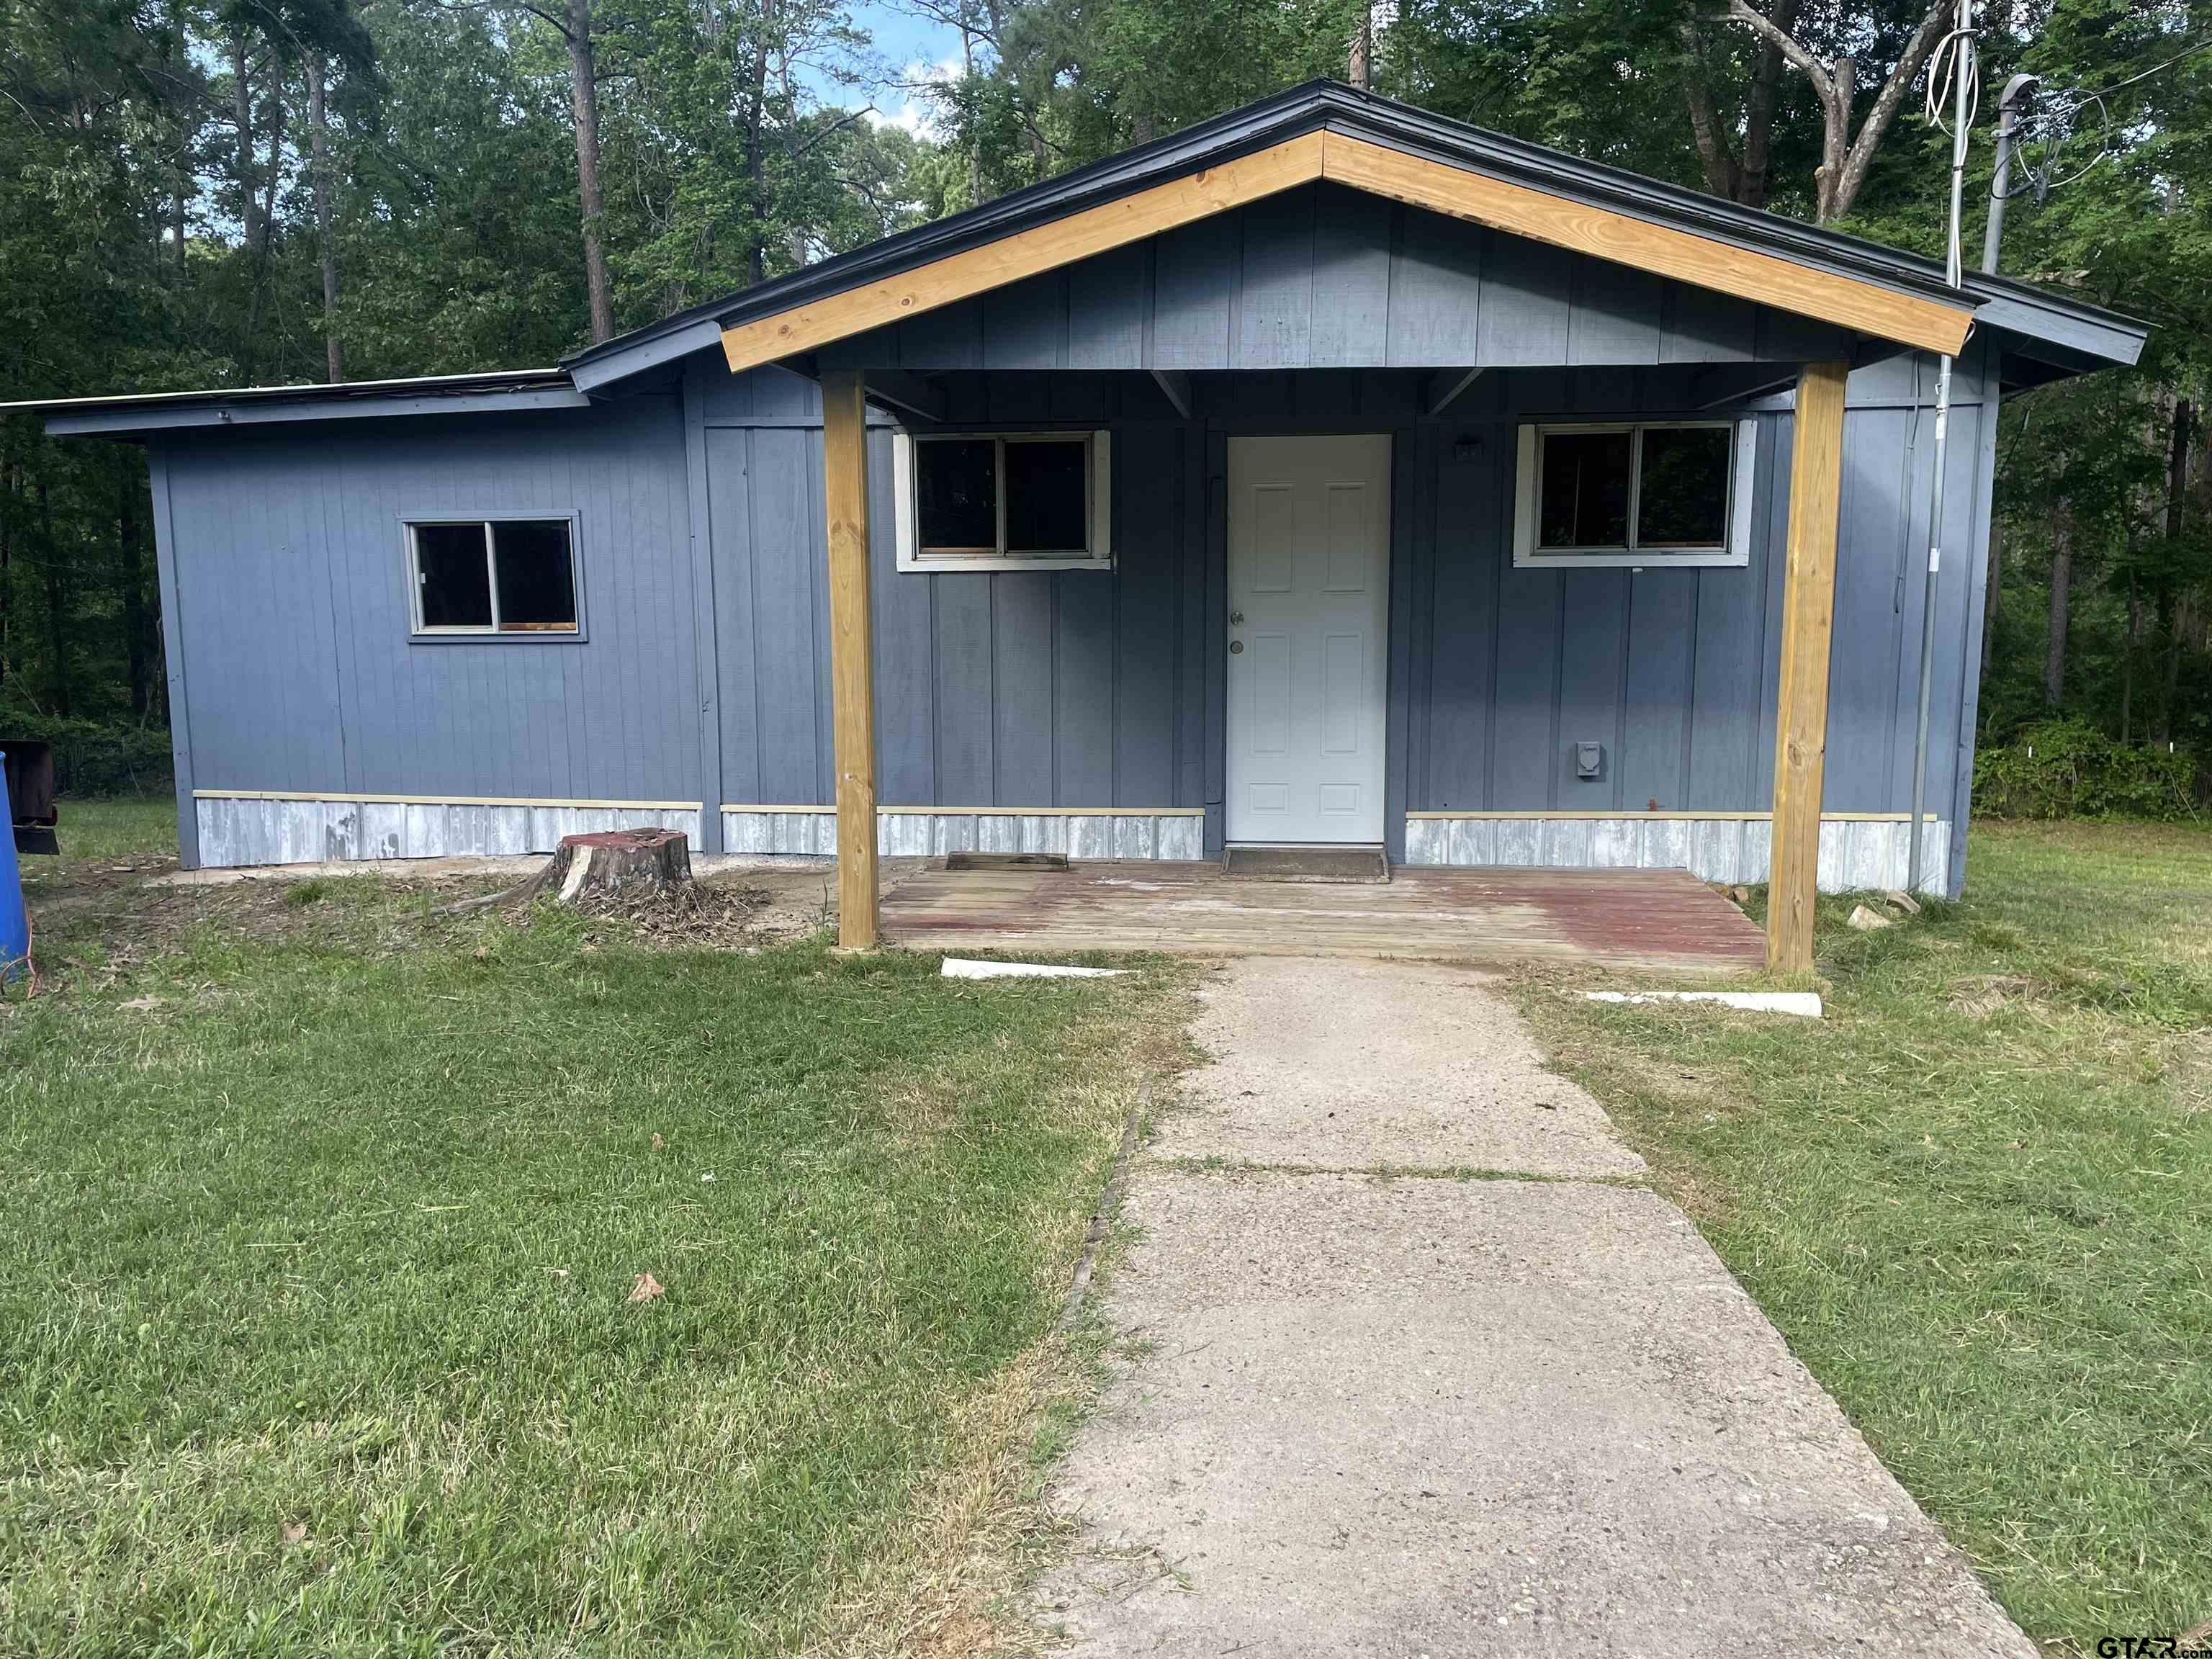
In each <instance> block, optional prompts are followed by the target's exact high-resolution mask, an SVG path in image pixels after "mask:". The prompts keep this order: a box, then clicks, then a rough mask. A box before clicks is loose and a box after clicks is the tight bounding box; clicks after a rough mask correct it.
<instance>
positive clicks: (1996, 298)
mask: <svg viewBox="0 0 2212 1659" xmlns="http://www.w3.org/2000/svg"><path fill="white" fill-rule="evenodd" d="M1970 291H1971V290H1970ZM1974 320H1975V321H1976V322H1977V323H1978V324H1979V325H1981V326H1982V327H1984V328H2001V329H2002V330H2004V331H2006V332H2007V333H2008V334H2015V335H2018V336H2020V337H2022V338H2023V339H2027V340H2031V341H2036V342H2039V343H2042V344H2045V345H2049V346H2053V347H2057V348H2060V349H2064V350H2067V351H2071V352H2079V353H2081V355H2082V356H2085V357H2093V358H2099V359H2101V360H2102V361H2104V362H2108V363H2122V364H2125V365H2127V366H2129V367H2130V368H2132V367H2133V366H2134V365H2135V363H2136V361H2137V360H2138V359H2140V358H2141V357H2142V349H2143V341H2144V338H2145V337H2146V336H2147V335H2148V332H2149V331H2148V328H2146V327H2145V326H2144V325H2142V324H2139V323H2132V322H2131V319H2121V318H2118V317H2116V316H2113V315H2112V314H2111V313H2100V312H2096V311H2093V310H2090V309H2087V308H2086V307H2080V306H2075V305H2069V304H2067V303H2065V302H2063V301H2053V300H2051V299H2050V298H2048V297H2047V296H2045V295H2039V294H2036V293H2034V292H2033V291H2032V290H2022V289H2015V288H2011V287H2008V288H2006V289H2002V291H1999V292H1996V293H1994V294H1990V295H1987V296H1986V297H1982V299H1981V303H1980V305H1979V306H1978V307H1976V309H1975V312H1974Z"/></svg>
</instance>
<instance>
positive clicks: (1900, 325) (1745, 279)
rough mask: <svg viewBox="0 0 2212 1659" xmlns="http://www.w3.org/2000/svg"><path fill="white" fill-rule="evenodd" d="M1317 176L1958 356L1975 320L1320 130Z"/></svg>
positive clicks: (1968, 311) (1961, 311)
mask: <svg viewBox="0 0 2212 1659" xmlns="http://www.w3.org/2000/svg"><path fill="white" fill-rule="evenodd" d="M1322 177H1323V178H1324V179H1333V180H1334V181H1335V182H1336V183H1338V184H1340V185H1351V186H1352V188H1353V189H1355V190H1364V191H1367V192H1368V193H1369V194H1370V195H1373V196H1388V197H1391V198H1392V199H1394V200H1395V201H1401V202H1410V203H1412V204H1413V205H1414V206H1416V207H1423V208H1427V209H1429V210H1431V212H1436V213H1445V214H1449V215H1450V216H1452V217H1454V218H1455V219H1469V220H1473V221H1474V222H1475V223H1477V224H1483V225H1488V226H1490V227H1491V228H1492V229H1495V230H1504V231H1510V233H1512V234H1514V235H1516V236H1526V237H1528V239H1529V240H1532V241H1538V242H1549V243H1551V244H1552V245H1553V246H1555V247H1563V248H1565V249H1567V250H1568V251H1570V252H1575V253H1582V254H1587V255H1589V257H1590V258H1595V259H1608V260H1611V261H1612V262H1613V264H1623V265H1633V266H1635V267H1636V268H1637V269H1638V270H1649V271H1651V272H1654V273H1655V274H1656V275H1658V276H1671V277H1673V278H1674V279H1675V280H1676V281H1677V282H1683V283H1692V284H1693V285H1695V286H1696V287H1699V288H1708V289H1713V290H1715V291H1716V292H1717V293H1721V294H1731V295H1735V297H1736V298H1738V299H1740V300H1751V301H1757V302H1758V303H1759V304H1760V305H1766V306H1772V307H1775V308H1776V309H1777V310H1779V311H1791V312H1796V313H1797V314H1798V315H1800V316H1803V317H1815V318H1818V319H1820V320H1821V321H1823V322H1829V323H1836V324H1839V325H1842V326H1844V327H1845V328H1850V329H1856V330H1857V331H1859V332H1860V333H1862V334H1871V335H1874V336H1875V337H1877V338H1879V339H1884V340H1893V341H1896V342H1897V343H1899V344H1901V345H1909V346H1914V347H1917V348H1918V349H1920V350H1923V351H1933V352H1936V353H1938V354H1939V355H1942V356H1958V354H1959V349H1960V347H1961V346H1963V345H1965V344H1966V331H1967V330H1968V329H1969V328H1970V327H1971V326H1972V323H1973V317H1974V313H1973V311H1972V308H1971V307H1966V306H1963V305H1960V306H1952V305H1946V304H1944V303H1943V302H1942V301H1939V300H1930V299H1926V298H1923V296H1921V295H1917V294H1906V293H1903V292H1900V291H1899V290H1898V289H1892V288H1884V287H1882V286H1881V285H1880V284H1879V283H1863V282H1860V281H1858V280H1857V278H1855V277H1850V276H1838V275H1836V274H1835V273H1834V272H1832V271H1826V270H1815V269H1814V267H1812V266H1810V265H1801V264H1796V263H1795V262H1794V261H1792V260H1789V259H1784V258H1778V257H1777V256H1775V255H1773V254H1771V253H1759V252H1754V251H1753V250H1752V249H1750V248H1741V247H1735V246H1731V245H1730V244H1729V243H1727V242H1718V241H1715V240H1712V239H1711V237H1708V236H1699V235H1697V234H1693V233H1692V232H1690V231H1686V230H1677V229H1675V228H1674V227H1673V226H1671V225H1660V224H1654V223H1652V222H1650V220H1648V219H1638V218H1633V217H1631V216H1629V215H1627V214H1625V213H1614V212H1613V211H1611V210H1608V209H1606V208H1598V207H1591V206H1589V204H1586V203H1582V202H1571V201H1569V200H1568V199H1567V198H1566V197H1562V196H1553V195H1551V194H1549V193H1548V192H1547V191H1541V190H1531V189H1530V188H1528V186H1527V185H1516V184H1510V183H1509V182H1507V181H1506V180H1504V179H1493V178H1492V177H1491V176H1490V175H1489V174H1487V173H1472V172H1469V171H1468V169H1466V168H1464V167H1447V166H1446V165H1444V164H1443V162H1441V161H1430V160H1429V159H1428V158H1427V157H1425V156H1421V155H1407V154H1406V153H1405V152H1404V151H1403V150H1396V149H1389V147H1387V146H1385V145H1383V144H1376V143H1369V142H1368V141H1367V140H1365V139H1364V138H1352V137H1346V136H1345V135H1344V134H1342V133H1340V132H1332V133H1330V134H1328V137H1327V142H1326V143H1325V146H1324V148H1323V149H1322Z"/></svg>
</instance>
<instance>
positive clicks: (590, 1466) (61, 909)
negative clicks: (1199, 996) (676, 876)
mask: <svg viewBox="0 0 2212 1659" xmlns="http://www.w3.org/2000/svg"><path fill="white" fill-rule="evenodd" d="M168 824H169V809H168V806H167V803H155V804H152V805H111V806H101V805H86V804H83V803H67V804H65V805H64V826H63V827H64V837H65V841H66V842H68V843H69V844H70V846H71V848H73V849H74V850H73V852H72V854H71V856H70V858H69V859H66V860H63V861H61V863H60V864H59V865H58V866H57V865H56V864H54V863H53V862H52V861H40V862H34V863H30V864H29V867H28V872H27V873H28V875H29V878H30V882H29V884H30V889H31V902H32V905H33V909H34V911H35V912H36V913H37V914H38V919H39V921H40V928H41V933H40V950H41V955H42V957H43V960H44V965H45V967H46V971H47V975H48V980H49V986H50V994H46V995H42V996H41V997H40V998H39V999H38V1000H34V1001H33V1002H31V1003H29V1004H28V1005H25V1004H24V1003H23V1002H22V1001H21V999H20V994H19V993H11V994H10V1000H9V1001H8V1002H7V1004H6V1005H5V1006H0V1180H4V1182H5V1191H6V1193H7V1195H8V1196H7V1205H8V1222H9V1225H8V1226H7V1228H6V1230H5V1232H4V1235H0V1330H4V1332H5V1333H6V1335H5V1339H4V1344H0V1651H5V1652H9V1653H53V1654H72V1655H94V1654H103V1655H104V1654H115V1655H122V1654H132V1655H137V1654H143V1653H149V1652H153V1651H156V1650H160V1651H172V1650H173V1651H177V1652H180V1653H183V1652H190V1653H257V1654H259V1653H270V1654H273V1653H280V1652H295V1651H307V1650H313V1651H314V1652H317V1653H330V1654H351V1653H358V1654H370V1653H374V1654H380V1655H381V1654H394V1653H397V1654H407V1653H425V1654H427V1653H431V1652H439V1653H453V1652H461V1653H480V1654H487V1655H489V1654H502V1655H507V1654H513V1655H548V1654H566V1653H572V1652H586V1651H588V1652H590V1653H593V1654H614V1655H625V1654H647V1653H650V1654H655V1655H659V1654H671V1653H674V1654H684V1653H700V1654H704V1653H714V1654H747V1653H758V1652H769V1651H778V1652H781V1651H790V1650H805V1649H809V1648H813V1649H817V1650H836V1651H839V1652H845V1651H854V1650H862V1651H865V1650H869V1649H872V1648H873V1647H876V1646H878V1645H889V1644H890V1642H891V1641H892V1640H893V1638H908V1639H912V1638H915V1637H916V1636H917V1635H918V1634H927V1632H931V1631H933V1630H934V1631H936V1632H939V1634H940V1637H941V1639H942V1640H943V1641H944V1643H945V1650H947V1651H957V1650H962V1649H963V1648H964V1646H965V1645H966V1644H967V1643H966V1641H965V1640H964V1639H963V1637H962V1634H961V1632H963V1631H965V1632H975V1631H976V1630H979V1629H980V1628H981V1626H978V1625H977V1624H976V1623H975V1620H976V1619H977V1618H978V1616H979V1615H980V1614H982V1613H986V1612H987V1604H988V1602H989V1600H990V1598H991V1596H992V1595H994V1594H996V1593H998V1592H999V1591H1000V1590H1001V1589H1003V1588H1004V1587H1005V1586H1006V1584H1008V1583H1012V1571H1013V1568H1012V1565H1011V1564H1012V1561H1013V1559H1014V1557H1015V1556H1016V1555H1018V1553H1019V1546H1020V1545H1021V1542H1022V1538H1023V1529H1024V1528H1025V1527H1028V1526H1030V1525H1031V1524H1033V1523H1034V1521H1035V1518H1036V1511H1035V1510H1034V1507H1033V1499H1032V1496H1031V1495H1030V1493H1028V1492H1026V1491H1025V1486H1028V1485H1031V1484H1033V1482H1031V1480H1030V1476H1031V1474H1032V1470H1031V1465H1030V1449H1031V1447H1032V1445H1033V1443H1035V1442H1036V1437H1038V1436H1039V1435H1040V1434H1042V1433H1045V1432H1047V1431H1048V1429H1049V1427H1050V1425H1051V1421H1052V1413H1053V1411H1054V1401H1055V1400H1057V1399H1061V1398H1062V1397H1063V1395H1062V1393H1061V1391H1063V1390H1065V1389H1067V1388H1068V1387H1069V1386H1070V1384H1069V1383H1068V1381H1067V1379H1068V1377H1069V1376H1071V1375H1072V1374H1073V1373H1074V1372H1076V1371H1079V1369H1080V1368H1079V1366H1077V1365H1073V1364H1071V1363H1070V1362H1071V1356H1070V1355H1068V1354H1067V1353H1066V1352H1063V1351H1062V1350H1061V1348H1060V1346H1059V1344H1058V1340H1057V1339H1055V1338H1054V1334H1053V1328H1054V1322H1055V1320H1056V1317H1057V1315H1058V1312H1059V1309H1060V1302H1061V1298H1062V1297H1063V1296H1064V1294H1065V1291H1066V1285H1067V1280H1068V1275H1069V1273H1070V1270H1071V1268H1072V1267H1073V1261H1074V1259H1075V1256H1076V1254H1077V1252H1078V1250H1079V1248H1080V1244H1081V1241H1082V1237H1083V1232H1084V1226H1085V1218H1086V1217H1087V1215H1088V1212H1090V1210H1091V1206H1093V1204H1094V1203H1095V1201H1096V1200H1097V1195H1098V1193H1099V1190H1100V1188H1101V1186H1102V1183H1103V1174H1104V1170H1105V1167H1106V1164H1107V1163H1108V1161H1109V1158H1110V1157H1111V1154H1112V1152H1113V1149H1114V1147H1115V1144H1116V1139H1117V1137H1118V1134H1119V1132H1120V1129H1121V1122H1122V1120H1123V1116H1124V1115H1125V1113H1126V1112H1127V1109H1128V1108H1129V1106H1130V1104H1131V1103H1132V1102H1133V1100H1134V1099H1136V1098H1137V1097H1139V1093H1140V1092H1141V1091H1142V1089H1143V1088H1144V1087H1145V1086H1146V1085H1147V1084H1148V1083H1149V1081H1150V1080H1151V1079H1153V1078H1155V1077H1157V1076H1158V1075H1160V1074H1161V1073H1163V1072H1164V1070H1166V1069H1168V1068H1169V1067H1170V1066H1171V1065H1172V1063H1173V1062H1174V1061H1175V1060H1176V1058H1177V1057H1178V1056H1179V1054H1180V1052H1181V1051H1180V1043H1181V1036H1180V1031H1181V1029H1182V1020H1183V1017H1184V1013H1185V1008H1184V1004H1183V987H1184V985H1185V981H1184V980H1183V978H1182V975H1181V974H1180V973H1179V972H1178V971H1177V970H1174V969H1165V968H1153V969H1147V970H1146V972H1144V973H1142V974H1140V975H1137V976H1134V977H1133V978H1130V979H1127V980H1121V981H1085V982H1081V983H1079V984H1070V983H1068V982H1066V981H1059V982H1055V981H1017V982H997V983H990V984H985V985H980V986H979V985H976V984H973V983H968V982H954V981H942V980H940V979H939V978H937V977H935V975H936V969H937V962H936V959H935V958H934V957H905V956H902V955H899V954H896V953H895V954H890V955H886V956H884V957H878V958H865V959H843V958H838V957H832V956H831V955H829V952H828V951H826V950H825V949H823V946H822V945H820V943H819V942H813V943H804V944H799V945H790V946H785V947H781V948H776V949H771V950H767V951H761V952H759V953H757V954H753V955H745V954H740V953H736V952H729V951H704V950H699V949H686V948H670V947H668V946H667V945H665V944H661V945H653V944H652V943H650V942H648V941H645V940H642V939H640V938H639V937H638V936H637V935H636V934H635V933H634V932H633V931H631V930H630V929H629V928H628V927H626V925H624V924H623V923H619V922H586V921H579V920H576V919H574V918H572V917H568V916H565V915H561V916H554V915H547V914H540V915H538V916H537V917H535V918H533V919H532V920H530V921H529V922H528V925H518V924H517V923H516V922H514V921H508V920H501V919H499V918H497V917H495V916H486V915H470V916H467V917H463V918H459V919H454V918H445V919H441V918H436V917H433V916H431V915H429V914H428V912H429V908H430V905H429V901H428V899H427V898H426V897H425V896H422V894H420V893H410V892H408V891H407V890H404V889H402V888H399V887H398V886H395V885H392V884H385V883H381V882H379V881H376V880H374V879H373V878H349V879H344V880H339V881H325V882H319V883H315V884H311V885H309V886H307V887H305V888H295V889H294V890H291V892H290V894H289V897H288V895H287V891H286V890H285V889H283V887H280V886H275V885H271V884H250V885H248V884H241V885H240V886H238V887H234V888H227V889H222V890H210V891H207V892H205V893H200V892H197V891H195V892H193V893H182V894H180V893H178V892H177V891H175V890H167V891H166V893H164V894H161V895H156V894H155V893H154V892H153V890H149V889H148V888H146V887H144V886H143V885H142V883H143V880H144V874H143V869H139V870H128V869H118V867H117V866H118V865H131V864H134V863H140V864H143V862H144V861H147V860H152V859H154V858H155V857H156V856H157V855H158V854H159V852H160V848H161V838H162V837H163V836H166V835H167V831H168ZM157 911H158V912H159V914H160V915H161V917H162V918H163V920H162V922H161V926H160V927H158V928H153V929H151V930H150V931H149V929H148V928H147V927H142V926H141V925H140V923H141V921H142V920H143V917H145V916H147V915H153V914H155V912H157ZM641 1273H649V1274H651V1275H652V1277H653V1279H654V1280H655V1281H656V1282H657V1283H658V1284H659V1285H660V1286H662V1287H663V1288H664V1290H665V1294H663V1295H661V1296H659V1297H654V1298H652V1299H648V1300H645V1301H641V1302H633V1301H632V1300H631V1299H630V1298H631V1295H632V1291H633V1286H634V1285H635V1283H636V1281H637V1279H638V1275H640V1274H641Z"/></svg>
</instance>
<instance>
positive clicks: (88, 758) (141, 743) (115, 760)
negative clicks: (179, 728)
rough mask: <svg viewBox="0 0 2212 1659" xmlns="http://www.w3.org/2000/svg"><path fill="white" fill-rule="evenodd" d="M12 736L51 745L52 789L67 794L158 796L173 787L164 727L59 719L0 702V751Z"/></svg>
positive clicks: (167, 741) (167, 734) (167, 733)
mask: <svg viewBox="0 0 2212 1659" xmlns="http://www.w3.org/2000/svg"><path fill="white" fill-rule="evenodd" d="M9 738H18V739H25V740H27V741H30V742H33V743H44V744H52V746H53V751H54V786H55V787H56V788H57V789H58V791H59V792H60V793H63V794H64V795H78V796H82V795H155V794H166V793H167V792H168V791H169V789H170V788H171V787H173V773H172V770H171V767H170V760H169V728H168V726H167V724H166V723H164V724H161V725H156V726H140V725H138V724H137V722H136V721H133V720H57V719H56V718H54V717H53V716H52V715H51V714H39V713H36V712H34V711H33V710H31V709H29V708H25V707H24V706H23V705H22V704H21V703H10V702H0V747H4V746H5V743H6V741H7V740H8V739H9Z"/></svg>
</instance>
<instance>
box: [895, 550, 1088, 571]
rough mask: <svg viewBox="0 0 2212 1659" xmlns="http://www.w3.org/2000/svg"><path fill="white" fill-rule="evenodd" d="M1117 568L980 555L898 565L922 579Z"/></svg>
mask: <svg viewBox="0 0 2212 1659" xmlns="http://www.w3.org/2000/svg"><path fill="white" fill-rule="evenodd" d="M898 568H899V572H900V574H902V575H904V574H915V575H921V576H927V575H931V574H939V575H942V574H957V573H958V572H961V571H1000V570H1111V569H1113V568H1114V561H1113V560H1112V558H1110V557H1108V558H1103V559H1093V558H1066V559H1018V558H1009V557H1006V556H1002V555H999V554H978V555H975V556H969V557H951V558H943V559H926V558H925V559H901V560H900V561H899V562H898Z"/></svg>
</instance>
